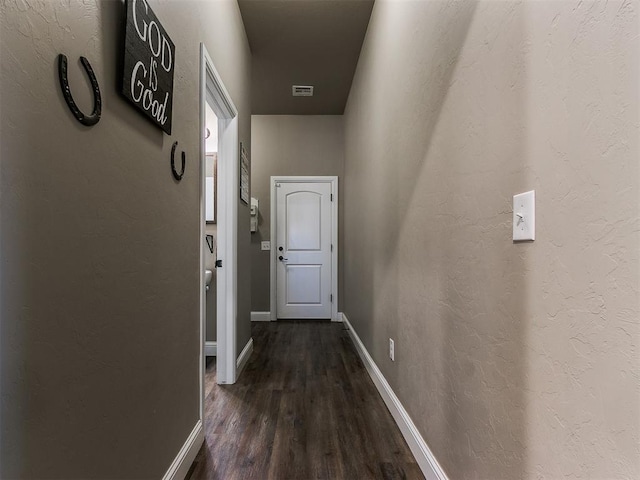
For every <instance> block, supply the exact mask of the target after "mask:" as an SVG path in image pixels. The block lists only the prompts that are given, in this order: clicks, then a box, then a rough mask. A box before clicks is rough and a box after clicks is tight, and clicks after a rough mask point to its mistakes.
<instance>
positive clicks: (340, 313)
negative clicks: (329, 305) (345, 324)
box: [335, 312, 344, 322]
mask: <svg viewBox="0 0 640 480" xmlns="http://www.w3.org/2000/svg"><path fill="white" fill-rule="evenodd" d="M343 318H344V313H342V312H338V317H337V318H336V319H335V321H336V322H342V319H343Z"/></svg>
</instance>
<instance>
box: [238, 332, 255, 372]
mask: <svg viewBox="0 0 640 480" xmlns="http://www.w3.org/2000/svg"><path fill="white" fill-rule="evenodd" d="M252 353H253V338H250V339H249V341H248V342H247V344H246V345H245V346H244V348H243V349H242V353H240V356H239V357H238V361H237V362H236V378H238V377H239V376H240V374H241V373H242V370H244V367H245V366H246V365H247V362H248V361H249V358H250V357H251V354H252Z"/></svg>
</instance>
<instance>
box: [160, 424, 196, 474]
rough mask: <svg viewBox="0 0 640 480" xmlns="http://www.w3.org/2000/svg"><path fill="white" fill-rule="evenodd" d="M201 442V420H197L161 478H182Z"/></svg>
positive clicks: (187, 470)
mask: <svg viewBox="0 0 640 480" xmlns="http://www.w3.org/2000/svg"><path fill="white" fill-rule="evenodd" d="M203 443H204V429H203V428H202V420H198V422H197V423H196V426H195V427H193V430H192V431H191V433H190V434H189V436H188V437H187V440H186V442H184V445H182V448H181V449H180V451H179V452H178V455H177V456H176V458H175V459H174V460H173V462H172V463H171V466H170V467H169V470H167V473H165V474H164V477H162V480H184V477H186V476H187V473H188V472H189V469H190V468H191V464H192V463H193V461H194V460H195V458H196V455H197V454H198V451H199V450H200V447H201V446H202V444H203Z"/></svg>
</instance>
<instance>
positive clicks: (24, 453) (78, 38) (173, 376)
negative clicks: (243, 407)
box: [0, 0, 251, 479]
mask: <svg viewBox="0 0 640 480" xmlns="http://www.w3.org/2000/svg"><path fill="white" fill-rule="evenodd" d="M150 5H151V7H152V8H153V9H154V11H155V13H156V14H157V16H158V17H159V18H160V20H161V22H162V23H163V25H164V27H165V28H166V30H167V31H168V32H169V34H170V36H171V38H172V40H173V42H174V43H175V45H176V70H175V84H174V95H175V97H174V104H173V135H171V136H167V135H165V134H163V133H162V132H161V131H160V130H159V129H158V128H156V127H155V126H154V125H152V124H151V123H150V122H149V121H147V120H146V119H145V118H144V117H143V116H142V115H141V114H140V113H139V112H138V111H137V110H136V109H134V108H133V107H132V106H131V105H130V104H129V103H127V102H126V101H125V100H124V99H123V98H122V97H121V96H120V94H119V93H118V91H117V88H116V85H117V80H118V78H117V74H118V73H117V64H118V62H119V61H120V55H121V44H122V20H123V18H124V17H123V15H124V3H123V2H120V1H101V2H92V1H85V2H81V1H75V0H73V1H71V3H70V5H67V6H65V5H64V4H63V3H61V2H50V1H45V2H23V1H12V0H9V1H6V2H2V3H1V6H0V13H1V14H0V27H1V33H0V45H1V47H0V54H1V57H2V58H1V61H0V85H1V88H2V89H1V93H0V95H1V97H0V112H1V115H0V155H1V161H2V169H1V172H0V175H1V177H0V180H1V181H0V186H1V201H0V205H1V207H0V208H1V215H2V216H1V219H2V223H1V231H0V242H1V247H2V249H1V255H2V256H1V262H2V264H1V268H0V272H1V275H2V277H1V279H0V301H1V310H0V316H1V318H2V324H1V330H0V338H1V345H0V352H1V355H2V358H1V385H0V392H1V403H2V405H1V410H0V424H1V429H2V430H1V449H0V452H1V453H0V463H1V465H2V471H1V472H0V476H1V477H2V478H83V479H88V478H98V477H100V478H160V477H162V475H164V473H165V471H166V469H167V468H168V467H169V465H170V463H171V462H172V461H173V459H174V457H175V456H176V454H177V453H178V451H179V449H180V448H181V447H182V445H183V443H184V442H185V440H186V438H187V436H188V435H189V433H190V432H191V430H192V429H193V427H194V425H195V423H196V421H197V419H198V403H199V399H198V397H199V379H198V375H199V373H198V370H199V367H198V363H199V362H198V342H199V334H198V332H199V293H198V292H199V288H200V285H199V248H200V244H201V241H202V240H201V238H200V232H199V228H200V224H199V195H200V191H199V189H200V183H199V168H198V164H197V158H198V155H199V113H198V112H199V84H200V42H201V41H204V42H205V43H206V45H207V48H208V50H209V53H210V54H211V56H212V58H213V61H214V63H215V65H216V68H217V69H218V71H219V72H220V74H221V76H222V78H223V81H224V82H225V84H226V86H227V88H228V90H229V92H230V94H231V96H232V98H233V100H234V102H235V104H236V106H237V107H238V109H239V112H240V139H241V140H242V141H243V142H245V143H247V144H248V143H249V141H250V135H251V131H250V121H251V119H250V114H249V113H250V111H249V107H250V106H249V81H250V52H249V48H248V44H247V41H246V38H245V34H244V29H243V25H242V21H241V17H240V14H239V10H238V7H237V4H236V2H235V1H233V0H228V1H227V0H225V1H216V2H198V1H194V2H189V1H184V2H158V1H151V2H150ZM60 52H63V53H65V54H66V55H67V56H68V57H69V77H70V83H71V87H72V91H73V94H74V96H75V98H76V100H77V102H78V103H79V105H80V107H81V108H82V109H84V110H85V111H90V108H91V99H90V94H89V92H88V88H87V81H86V79H85V77H84V73H83V71H82V69H81V67H80V65H79V61H78V57H79V56H80V55H84V56H86V57H87V58H88V59H89V60H90V62H91V64H92V66H93V68H94V70H95V73H96V76H97V78H98V80H99V82H100V85H101V89H102V98H103V118H102V120H101V122H100V123H99V124H98V125H96V126H94V127H93V128H86V127H84V126H82V125H80V124H79V123H77V121H76V120H75V119H74V118H73V117H72V116H71V114H70V112H69V110H68V108H67V105H66V104H65V103H64V101H63V98H62V95H61V92H60V88H59V85H58V78H57V67H56V65H57V64H56V56H57V54H58V53H60ZM175 140H178V141H179V142H180V148H181V149H184V150H185V151H186V153H187V168H186V173H185V177H184V179H183V180H182V182H181V183H180V184H176V183H175V182H174V180H173V178H172V176H171V171H170V167H169V157H170V150H171V145H172V143H173V142H174V141H175ZM248 218H249V213H248V209H247V208H246V207H242V206H241V207H240V211H239V232H238V238H239V243H240V245H239V254H238V258H239V261H238V263H239V265H238V267H239V275H238V278H239V283H240V284H241V285H245V286H246V288H244V289H243V288H240V292H241V294H240V298H239V303H240V305H239V309H238V322H239V326H238V345H241V346H244V344H245V343H246V341H247V339H248V338H249V331H250V323H249V301H250V300H249V298H250V296H249V295H250V294H249V284H250V275H249V262H248V257H249V231H248V230H249V226H248V225H249V220H248Z"/></svg>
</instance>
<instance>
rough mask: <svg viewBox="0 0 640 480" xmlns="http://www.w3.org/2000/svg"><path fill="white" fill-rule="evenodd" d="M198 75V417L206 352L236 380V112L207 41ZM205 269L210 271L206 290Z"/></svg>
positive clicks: (219, 370)
mask: <svg viewBox="0 0 640 480" xmlns="http://www.w3.org/2000/svg"><path fill="white" fill-rule="evenodd" d="M200 75H201V77H200V192H201V194H200V219H201V222H200V233H201V235H200V238H201V249H200V273H201V275H200V277H201V290H200V291H201V295H200V418H201V419H202V420H203V421H204V393H205V387H204V375H205V361H206V356H207V355H214V354H215V356H216V382H217V383H218V384H229V383H234V382H235V381H236V299H237V280H236V278H237V277H236V265H237V261H236V260H237V247H236V245H237V242H236V235H237V223H238V220H237V217H238V215H237V212H238V201H237V195H236V194H235V193H236V190H235V186H236V185H237V184H238V111H237V109H236V107H235V105H234V104H233V101H232V100H231V97H230V95H229V93H228V92H227V89H226V88H225V87H224V84H223V83H222V80H221V78H220V76H219V74H218V72H217V71H216V69H215V66H214V64H213V61H212V60H211V57H210V56H209V54H208V52H207V50H206V48H205V46H204V44H200ZM207 117H208V118H207ZM207 128H209V134H208V135H207ZM207 136H208V138H207ZM215 138H217V142H214V139H215ZM214 149H215V150H216V151H215V152H214V151H212V150H214ZM214 222H215V223H214ZM207 270H209V271H211V276H212V278H211V280H210V282H209V291H208V292H207V290H206V284H207V278H206V277H207V275H206V272H207ZM212 289H215V291H212ZM208 298H210V301H213V300H214V299H215V307H213V306H209V308H207V299H208ZM207 313H209V314H210V316H213V315H214V314H215V315H214V316H215V321H213V320H212V319H211V321H210V322H207ZM207 323H209V332H208V331H207ZM213 325H215V332H213V331H212V330H213V328H212V327H213ZM214 338H215V343H213V341H214V340H213V339H214Z"/></svg>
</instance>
